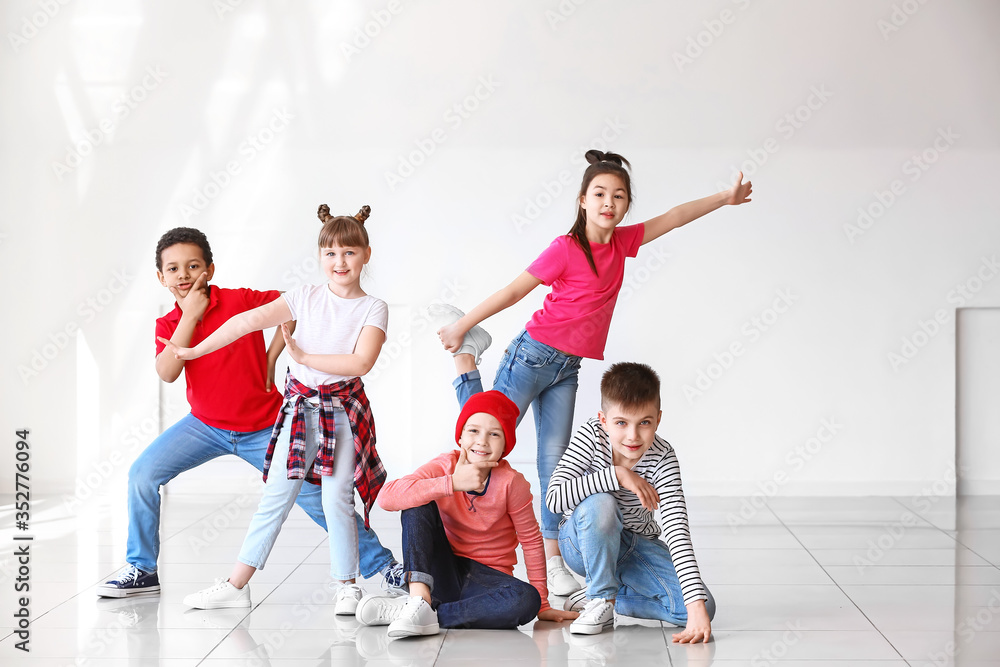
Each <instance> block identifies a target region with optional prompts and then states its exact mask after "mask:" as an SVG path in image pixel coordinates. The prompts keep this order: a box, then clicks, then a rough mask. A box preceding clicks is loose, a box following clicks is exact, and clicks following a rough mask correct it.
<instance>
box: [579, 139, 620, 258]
mask: <svg viewBox="0 0 1000 667" xmlns="http://www.w3.org/2000/svg"><path fill="white" fill-rule="evenodd" d="M584 157H586V158H587V162H589V163H590V166H589V167H587V170H586V171H585V172H583V183H581V184H580V194H579V195H578V196H577V198H576V201H577V204H576V222H574V223H573V228H572V229H570V230H569V232H567V234H568V235H569V236H572V237H573V238H574V239H576V242H577V243H578V244H580V248H581V249H582V250H583V254H584V255H586V256H587V263H588V264H590V270H591V271H593V272H594V275H595V276H596V275H597V265H595V264H594V253H593V252H592V251H591V249H590V241H588V240H587V212H586V211H584V210H583V208H581V207H580V197H583V196H584V195H586V194H587V188H589V187H590V182H591V181H592V180H594V177H595V176H598V175H599V174H614V175H615V176H617V177H618V178H620V179H622V182H623V183H624V184H625V192H626V193H627V194H628V205H629V206H631V205H632V179H631V177H630V176H629V173H628V170H627V169H626V168H625V167H631V166H632V165H631V164H629V161H628V160H626V159H625V158H623V157H622V156H621V155H618V154H617V153H602V152H601V151H598V150H593V149H591V150H589V151H587V154H586V155H585V156H584Z"/></svg>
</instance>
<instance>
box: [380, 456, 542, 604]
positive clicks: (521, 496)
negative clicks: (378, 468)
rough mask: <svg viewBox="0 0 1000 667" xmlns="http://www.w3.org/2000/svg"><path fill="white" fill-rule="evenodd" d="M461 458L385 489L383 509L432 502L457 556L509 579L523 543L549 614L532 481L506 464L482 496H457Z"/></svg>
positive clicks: (436, 463) (444, 459) (445, 459)
mask: <svg viewBox="0 0 1000 667" xmlns="http://www.w3.org/2000/svg"><path fill="white" fill-rule="evenodd" d="M458 455H459V450H458V449H456V450H454V451H452V452H449V453H447V454H442V455H440V456H438V457H436V458H434V459H431V460H430V461H428V462H427V463H425V464H424V465H422V466H420V467H419V468H417V469H416V471H414V472H413V473H412V474H410V475H406V476H405V477H401V478H400V479H395V480H393V481H391V482H388V483H386V485H385V486H383V487H382V490H381V491H380V492H379V496H378V504H379V506H381V507H382V509H385V510H388V511H390V512H396V511H400V510H405V509H410V508H411V507H420V506H421V505H426V504H427V503H429V502H431V501H432V500H433V501H434V502H436V503H437V506H438V511H439V512H440V513H441V523H443V524H444V531H445V533H446V534H447V535H448V541H449V542H450V543H451V549H452V551H454V552H455V555H457V556H463V557H465V558H471V559H472V560H475V561H478V562H480V563H482V564H483V565H488V566H489V567H492V568H493V569H495V570H499V571H501V572H505V573H507V574H510V575H513V573H514V564H515V563H517V554H516V553H515V551H514V548H515V547H516V546H517V544H518V542H520V543H521V550H522V551H524V565H525V568H526V569H527V571H528V581H529V582H530V583H531V585H532V586H534V587H535V588H536V589H537V590H538V595H539V596H540V597H541V598H542V607H541V610H540V611H545V610H546V609H548V608H549V603H548V597H549V591H548V588H546V585H545V547H544V546H543V544H542V533H541V531H540V530H539V529H538V520H537V519H535V511H534V509H533V508H532V505H531V486H530V485H529V484H528V480H526V479H525V478H524V475H522V474H521V473H519V472H518V471H516V470H514V469H513V468H511V467H510V464H509V463H507V461H505V460H501V461H500V462H499V465H498V466H497V467H496V468H494V469H493V471H492V472H491V473H490V480H489V484H488V485H487V487H486V492H485V493H484V494H483V495H482V496H477V495H475V494H471V493H466V492H464V491H455V489H454V488H453V487H452V480H451V475H452V473H454V472H455V463H456V462H457V461H458Z"/></svg>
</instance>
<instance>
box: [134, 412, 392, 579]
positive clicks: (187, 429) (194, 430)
mask: <svg viewBox="0 0 1000 667" xmlns="http://www.w3.org/2000/svg"><path fill="white" fill-rule="evenodd" d="M270 440H271V429H270V428H266V429H262V430H260V431H252V432H248V433H244V432H240V431H227V430H225V429H220V428H215V427H213V426H209V425H208V424H206V423H204V422H203V421H201V420H200V419H198V418H197V417H195V416H194V415H192V414H188V415H186V416H185V417H184V418H183V419H181V420H180V421H178V422H177V423H176V424H174V425H173V426H171V427H170V428H168V429H167V430H166V431H164V432H163V433H161V434H160V436H159V437H158V438H156V440H154V441H153V442H152V443H151V444H150V445H149V446H148V447H147V448H146V449H145V450H143V452H142V454H140V455H139V458H137V459H136V460H135V462H134V463H133V464H132V467H131V468H130V469H129V472H128V552H127V555H126V561H127V562H128V563H130V564H132V565H135V566H136V567H137V568H139V569H140V570H142V571H143V572H155V571H156V559H157V557H158V556H159V554H160V487H161V486H163V485H164V484H166V483H167V482H169V481H170V480H172V479H173V478H174V477H177V475H179V474H181V473H182V472H186V471H188V470H191V469H192V468H197V467H198V466H200V465H201V464H202V463H205V462H207V461H211V460H212V459H214V458H218V457H220V456H223V455H225V454H235V455H236V456H238V457H240V458H241V459H243V460H244V461H246V462H247V463H249V464H250V465H252V466H254V467H255V468H257V470H259V471H261V472H263V470H264V455H265V454H266V453H267V445H268V443H269V442H270ZM305 486H306V487H308V488H304V489H302V492H301V493H300V494H299V497H298V498H297V499H296V503H298V505H299V507H301V508H302V509H303V510H305V512H306V514H308V515H309V517H310V518H311V519H312V520H313V521H315V522H316V523H317V524H319V525H320V526H321V527H322V528H323V530H326V519H325V518H324V517H323V506H322V502H321V499H320V496H321V491H320V488H319V487H318V486H316V485H314V484H306V485H305ZM355 517H356V523H357V524H358V538H359V539H358V542H359V544H358V548H359V553H360V566H361V573H362V575H364V576H365V577H371V576H373V575H375V574H376V573H377V572H379V571H381V570H382V569H383V568H384V567H386V566H387V565H389V564H390V563H392V562H393V558H392V552H391V551H389V550H388V549H386V548H385V547H384V546H382V544H381V543H380V542H379V540H378V535H376V534H375V531H372V530H365V527H364V520H363V519H362V518H361V517H360V516H358V515H357V514H355Z"/></svg>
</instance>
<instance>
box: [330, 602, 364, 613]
mask: <svg viewBox="0 0 1000 667" xmlns="http://www.w3.org/2000/svg"><path fill="white" fill-rule="evenodd" d="M358 604H359V603H358V602H355V603H354V604H348V605H344V606H341V605H339V604H338V605H337V607H336V609H334V610H333V613H334V615H336V616H356V615H357V612H358Z"/></svg>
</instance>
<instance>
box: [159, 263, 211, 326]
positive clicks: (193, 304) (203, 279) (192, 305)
mask: <svg viewBox="0 0 1000 667" xmlns="http://www.w3.org/2000/svg"><path fill="white" fill-rule="evenodd" d="M207 282H208V273H202V274H201V275H200V276H198V278H197V279H196V280H195V281H194V285H192V286H191V289H189V290H188V293H187V294H186V295H185V296H181V293H180V292H179V291H178V290H177V288H176V287H170V288H169V289H170V293H171V294H173V295H174V299H176V300H177V305H178V306H180V308H181V312H182V313H184V314H185V315H187V316H188V317H194V318H195V319H201V316H202V315H204V314H205V311H206V310H207V309H208V304H209V302H210V299H209V298H208V290H207V289H205V283H207Z"/></svg>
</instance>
